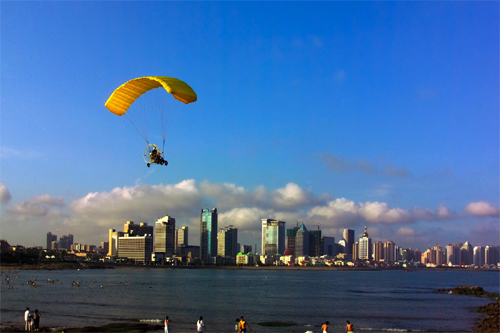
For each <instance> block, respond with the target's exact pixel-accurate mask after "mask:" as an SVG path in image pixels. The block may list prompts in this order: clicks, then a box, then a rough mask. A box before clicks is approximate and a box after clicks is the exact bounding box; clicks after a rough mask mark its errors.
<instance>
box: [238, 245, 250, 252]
mask: <svg viewBox="0 0 500 333" xmlns="http://www.w3.org/2000/svg"><path fill="white" fill-rule="evenodd" d="M240 251H241V253H242V254H247V253H248V252H252V245H241V248H240Z"/></svg>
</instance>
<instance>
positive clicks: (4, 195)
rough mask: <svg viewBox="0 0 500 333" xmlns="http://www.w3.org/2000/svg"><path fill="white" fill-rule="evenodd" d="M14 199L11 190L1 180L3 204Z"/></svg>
mask: <svg viewBox="0 0 500 333" xmlns="http://www.w3.org/2000/svg"><path fill="white" fill-rule="evenodd" d="M11 199H12V196H11V195H10V191H9V189H8V188H7V186H5V184H4V183H2V182H0V202H1V203H3V204H8V203H9V202H10V200H11Z"/></svg>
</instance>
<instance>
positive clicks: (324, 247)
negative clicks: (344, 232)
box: [319, 236, 337, 257]
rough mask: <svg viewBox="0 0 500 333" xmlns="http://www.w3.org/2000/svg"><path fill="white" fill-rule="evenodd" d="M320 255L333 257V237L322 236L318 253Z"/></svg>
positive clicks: (334, 252) (334, 253)
mask: <svg viewBox="0 0 500 333" xmlns="http://www.w3.org/2000/svg"><path fill="white" fill-rule="evenodd" d="M319 254H320V255H321V256H322V255H328V256H330V257H333V256H334V255H336V254H337V252H336V251H335V237H328V236H322V237H321V246H320V253H319Z"/></svg>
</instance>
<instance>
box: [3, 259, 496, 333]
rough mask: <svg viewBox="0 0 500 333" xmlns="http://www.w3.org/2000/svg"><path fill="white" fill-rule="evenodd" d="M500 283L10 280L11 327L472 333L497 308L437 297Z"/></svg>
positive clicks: (126, 276)
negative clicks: (239, 321) (35, 316)
mask: <svg viewBox="0 0 500 333" xmlns="http://www.w3.org/2000/svg"><path fill="white" fill-rule="evenodd" d="M6 276H8V278H9V279H10V283H9V284H7V283H6V281H5V279H6ZM499 281H500V279H499V272H498V271H493V272H492V271H472V270H415V271H411V272H405V271H403V270H396V271H391V270H382V271H354V270H340V271H339V270H308V269H297V270H245V269H242V270H234V269H228V270H226V269H167V268H166V269H155V268H143V269H137V268H133V269H126V268H124V269H107V270H78V271H76V270H62V271H15V272H8V271H4V272H3V276H2V282H3V283H2V284H1V322H2V326H3V327H6V326H9V325H17V326H22V325H23V323H24V319H23V314H24V311H25V309H26V307H29V308H30V309H31V310H34V309H38V310H39V311H40V312H41V314H42V317H41V326H42V327H83V326H100V325H104V324H109V323H115V322H122V323H126V322H137V321H142V322H149V323H158V324H160V325H162V322H163V319H164V318H165V316H169V317H170V319H171V330H170V331H171V332H193V331H194V329H195V327H196V321H197V319H198V318H199V316H203V317H204V321H205V324H206V326H207V329H208V331H209V332H234V324H235V319H236V318H239V317H240V316H245V319H246V320H247V321H248V323H249V324H250V326H251V327H252V329H253V330H254V331H255V332H306V331H313V332H319V331H320V326H321V324H323V323H324V322H325V321H327V320H328V321H329V322H330V331H332V332H343V331H344V327H345V322H346V320H349V321H350V322H351V323H353V324H354V327H355V328H356V332H387V331H397V332H399V331H400V332H409V331H411V332H418V331H423V332H470V331H471V329H472V327H473V325H474V322H475V321H477V320H478V318H480V317H481V315H480V314H477V313H476V312H475V310H476V308H477V307H478V306H481V305H485V304H487V303H489V302H491V300H490V299H487V298H478V297H473V296H462V295H453V294H445V293H436V292H435V290H436V289H440V288H453V287H456V286H459V285H477V286H481V287H483V288H484V289H485V290H486V291H490V292H497V293H498V292H499V289H500V286H499V283H500V282H499ZM28 282H31V283H28ZM33 284H34V285H33ZM8 286H11V287H13V288H14V289H9V288H8ZM262 322H287V323H291V324H294V326H291V327H265V326H261V325H259V323H262Z"/></svg>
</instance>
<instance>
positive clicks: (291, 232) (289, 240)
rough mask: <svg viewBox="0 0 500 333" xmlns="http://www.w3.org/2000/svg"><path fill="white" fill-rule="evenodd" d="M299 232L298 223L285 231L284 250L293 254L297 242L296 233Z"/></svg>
mask: <svg viewBox="0 0 500 333" xmlns="http://www.w3.org/2000/svg"><path fill="white" fill-rule="evenodd" d="M298 230H299V223H298V222H297V226H296V227H293V228H292V229H286V249H287V250H291V251H293V252H295V245H296V244H295V242H296V241H297V231H298Z"/></svg>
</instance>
